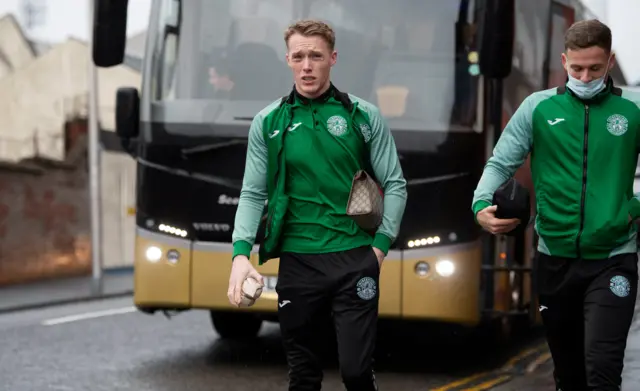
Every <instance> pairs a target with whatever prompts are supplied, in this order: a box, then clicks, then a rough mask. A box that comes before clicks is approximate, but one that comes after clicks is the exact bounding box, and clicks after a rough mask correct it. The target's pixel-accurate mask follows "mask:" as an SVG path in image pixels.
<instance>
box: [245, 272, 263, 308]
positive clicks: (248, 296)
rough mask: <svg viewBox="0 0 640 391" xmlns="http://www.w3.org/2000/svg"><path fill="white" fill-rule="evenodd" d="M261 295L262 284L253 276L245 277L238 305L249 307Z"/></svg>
mask: <svg viewBox="0 0 640 391" xmlns="http://www.w3.org/2000/svg"><path fill="white" fill-rule="evenodd" d="M260 295H262V284H260V283H259V282H258V281H257V280H256V279H255V278H253V277H247V279H246V280H244V282H243V283H242V299H241V300H240V307H251V306H252V305H253V304H254V303H255V302H256V300H258V298H260Z"/></svg>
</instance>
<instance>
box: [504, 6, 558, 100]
mask: <svg viewBox="0 0 640 391" xmlns="http://www.w3.org/2000/svg"><path fill="white" fill-rule="evenodd" d="M550 3H551V2H550V1H549V0H536V1H531V0H516V37H515V38H516V39H515V46H514V54H513V57H514V61H513V65H514V67H515V68H516V71H518V72H519V73H520V76H522V77H523V80H522V81H523V82H525V83H527V84H528V85H529V86H530V88H532V90H536V89H540V88H544V87H545V86H544V84H543V81H544V60H545V55H546V45H547V32H548V27H547V26H548V24H549V23H548V20H549V7H550Z"/></svg>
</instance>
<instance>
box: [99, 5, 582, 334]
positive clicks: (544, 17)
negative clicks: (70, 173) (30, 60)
mask: <svg viewBox="0 0 640 391" xmlns="http://www.w3.org/2000/svg"><path fill="white" fill-rule="evenodd" d="M126 17H127V1H126V0H96V6H95V13H94V33H93V61H94V63H95V64H96V65H97V66H101V67H109V66H114V65H117V64H120V63H122V61H123V56H124V49H125V31H126ZM302 18H320V19H323V20H326V21H328V22H329V23H330V24H331V25H332V27H334V29H335V31H336V36H337V42H336V49H337V51H338V53H339V54H338V62H337V64H336V65H335V66H334V68H333V69H332V73H331V74H332V80H333V82H334V83H335V85H336V86H337V87H338V88H339V89H340V90H342V91H346V92H349V93H352V94H355V95H357V96H359V97H361V98H363V99H365V100H368V101H370V102H372V103H374V104H375V105H377V106H378V107H379V109H380V111H381V113H382V114H383V116H384V117H385V119H386V121H387V122H388V124H389V126H390V129H391V131H392V133H393V136H394V138H395V142H396V145H397V149H398V153H399V156H400V159H401V164H402V168H403V171H404V175H405V177H406V179H407V186H408V187H407V190H408V201H407V206H406V211H405V215H404V219H403V221H402V225H401V228H400V232H399V235H398V238H397V240H396V241H395V243H394V244H393V246H392V249H391V250H390V251H389V254H388V256H387V258H386V260H385V261H384V264H383V267H382V271H381V277H380V286H381V297H380V304H379V309H380V317H381V318H382V319H389V320H398V321H401V322H405V321H423V322H429V323H433V324H442V325H451V326H454V327H461V328H463V329H465V330H466V329H477V328H478V327H483V326H485V325H491V327H492V328H493V327H494V326H495V327H496V330H498V331H499V334H500V335H508V334H509V331H510V330H511V329H512V327H513V326H514V325H516V324H522V325H525V326H527V325H532V324H535V323H537V322H538V321H539V315H538V311H537V305H536V302H535V299H534V298H535V294H534V292H533V291H532V286H533V284H532V283H531V279H532V276H531V273H530V272H531V262H532V253H533V252H532V250H533V248H534V245H535V234H534V232H533V228H532V225H531V224H530V225H529V228H528V229H527V231H526V233H525V234H523V235H521V236H519V237H493V236H491V235H488V234H486V233H483V232H482V230H481V229H479V227H478V226H477V225H476V224H475V222H474V217H473V215H472V212H471V199H472V196H473V191H474V188H475V187H476V184H477V183H478V180H479V178H480V175H481V173H482V169H483V166H484V164H485V162H486V160H487V159H488V157H489V156H490V154H491V152H492V148H493V146H494V145H495V142H496V140H497V138H498V137H499V134H500V131H501V129H502V128H503V126H504V125H505V123H506V121H507V120H508V118H509V116H510V115H511V114H512V113H513V112H514V111H515V109H516V108H517V107H518V105H519V104H520V102H522V100H523V99H524V98H525V97H526V96H527V95H528V94H530V93H531V92H533V91H535V90H539V89H543V88H547V87H549V86H553V85H558V84H562V83H563V82H564V80H565V74H564V71H563V69H562V65H561V63H560V53H561V52H562V50H563V42H564V41H563V34H564V32H565V30H566V29H567V28H568V26H569V25H570V24H571V23H572V22H573V21H574V19H575V12H574V8H573V7H572V5H571V4H570V3H569V1H568V0H566V1H555V0H554V1H551V0H536V1H531V0H484V1H482V0H448V1H442V0H420V1H417V0H398V1H389V0H295V1H294V0H189V1H181V0H154V1H153V3H152V7H151V12H150V19H149V25H148V31H147V38H146V49H145V50H146V51H145V55H144V60H143V62H142V83H141V86H127V87H122V88H120V89H119V90H118V93H117V97H114V98H115V99H116V105H117V109H116V134H117V136H118V137H119V139H120V140H121V145H122V149H123V151H125V152H126V153H128V154H130V155H131V157H132V158H133V159H135V160H136V162H137V163H136V164H137V185H136V194H137V195H136V238H135V261H134V281H135V286H134V301H135V305H136V306H137V307H138V308H139V309H140V310H141V311H144V312H147V313H154V312H156V311H161V312H167V311H177V312H180V311H185V310H191V309H196V310H206V311H209V312H210V314H211V319H212V323H213V326H214V328H215V329H216V331H217V332H218V334H219V335H220V336H222V337H223V338H227V337H229V338H230V337H233V338H242V337H250V336H253V335H255V334H257V333H258V331H259V329H260V327H261V324H262V322H263V321H265V320H266V321H269V320H272V321H277V295H276V293H275V286H276V284H277V273H278V260H277V259H273V260H270V261H268V262H266V263H265V264H263V265H258V262H257V254H256V255H253V256H252V258H251V259H252V261H253V262H255V264H256V267H257V269H258V271H259V272H260V273H261V274H262V275H263V276H265V287H264V291H263V294H262V297H261V298H260V299H259V300H258V301H257V302H256V303H255V305H254V306H252V307H250V308H234V307H232V306H231V305H230V304H229V302H228V299H227V294H226V292H227V287H228V280H229V273H230V268H231V253H232V244H231V234H232V231H233V222H234V216H235V211H236V206H237V204H238V199H239V195H240V189H241V183H242V175H243V171H244V162H245V156H246V149H247V135H248V130H249V126H250V124H251V120H252V118H253V116H254V115H255V114H256V113H257V112H258V111H259V110H260V109H262V108H263V107H265V106H266V105H267V104H269V103H270V102H272V101H274V100H275V99H278V97H282V96H285V95H287V94H288V93H289V92H290V90H291V88H292V83H293V76H292V74H291V73H290V70H289V69H288V68H287V65H286V62H285V50H286V47H285V43H284V39H283V33H284V30H285V29H286V26H287V25H288V24H290V23H291V22H292V21H294V20H298V19H302ZM516 177H517V178H518V179H519V180H520V181H521V182H522V183H524V184H526V185H527V186H529V187H530V186H531V180H530V177H529V174H528V167H527V166H525V167H523V169H521V170H520V171H519V172H518V173H517V175H516ZM534 200H535V198H534ZM532 208H533V206H532ZM256 246H257V245H256ZM256 249H257V247H256Z"/></svg>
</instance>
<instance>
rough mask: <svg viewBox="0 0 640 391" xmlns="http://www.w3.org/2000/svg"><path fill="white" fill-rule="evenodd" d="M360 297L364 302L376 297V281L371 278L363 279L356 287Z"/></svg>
mask: <svg viewBox="0 0 640 391" xmlns="http://www.w3.org/2000/svg"><path fill="white" fill-rule="evenodd" d="M356 290H357V292H358V296H359V297H360V298H361V299H363V300H371V299H373V298H374V297H376V281H375V280H374V279H373V278H371V277H362V278H361V279H360V280H358V284H357V286H356Z"/></svg>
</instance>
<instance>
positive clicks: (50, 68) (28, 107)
mask: <svg viewBox="0 0 640 391" xmlns="http://www.w3.org/2000/svg"><path fill="white" fill-rule="evenodd" d="M5 25H9V24H8V23H5ZM17 31H18V33H19V30H17ZM4 33H6V34H7V35H6V36H3V34H4ZM19 34H21V33H19ZM7 37H9V38H7ZM15 39H16V35H15V31H13V30H9V32H6V31H4V30H2V24H1V23H0V48H2V47H3V46H2V45H3V42H6V41H11V40H15ZM16 50H17V49H16ZM14 55H15V57H16V58H26V57H25V55H24V53H22V54H21V53H20V52H19V51H18V52H16V51H14ZM14 55H12V58H13V57H14ZM21 56H22V57H21ZM89 61H90V56H89V50H88V47H87V45H86V44H85V43H83V42H80V41H77V40H75V39H70V40H68V41H66V42H64V43H62V44H59V45H56V46H54V47H53V48H51V49H50V50H48V51H47V52H46V53H45V54H43V55H42V56H40V57H37V58H35V59H32V60H31V61H30V62H23V63H22V66H21V67H19V69H13V70H12V72H11V73H10V74H6V75H5V77H0V162H14V163H15V162H19V161H21V160H23V159H28V158H31V157H33V156H36V155H37V156H41V157H44V158H49V159H53V160H58V161H62V160H64V159H65V155H66V152H67V151H66V150H65V149H66V148H65V145H68V141H69V140H68V137H65V133H64V128H65V123H66V122H67V121H69V119H70V118H76V117H86V116H87V115H88V99H87V97H88V63H89ZM0 62H1V61H0ZM1 72H2V69H0V76H1ZM139 85H140V74H139V73H138V72H137V71H135V70H134V69H131V68H129V67H127V66H118V67H113V68H108V69H99V70H98V92H99V97H98V99H99V117H100V124H101V128H102V129H104V130H110V131H113V130H114V128H115V126H114V123H115V96H116V90H117V89H118V88H119V87H121V86H136V87H139ZM65 139H67V140H65ZM65 141H66V142H65ZM85 142H86V141H85ZM67 174H69V172H67V171H65V174H63V173H61V172H58V173H56V174H51V175H52V178H49V176H50V175H49V174H46V175H34V174H30V175H27V174H24V173H23V174H20V175H18V174H16V173H10V174H9V173H2V172H0V184H4V185H3V186H5V187H7V188H11V189H13V190H12V191H16V192H18V193H15V194H14V193H11V194H14V195H12V196H11V197H12V198H9V199H8V201H7V203H6V208H9V209H10V210H11V211H12V212H11V214H10V216H9V217H8V218H9V219H11V221H12V224H10V225H13V224H14V223H15V224H18V225H17V226H16V228H14V229H13V231H12V233H11V235H9V236H6V237H4V238H0V276H5V283H6V282H7V281H6V280H7V279H9V277H8V276H11V277H10V279H11V280H12V281H18V280H22V279H27V280H29V279H34V278H37V276H38V273H40V274H41V276H43V277H46V276H52V275H56V274H57V275H67V274H69V273H71V274H73V273H81V272H88V270H89V269H87V268H88V267H90V266H91V262H90V257H89V258H79V257H78V255H72V254H71V253H70V252H69V248H70V247H67V251H66V252H65V253H64V256H62V255H59V253H60V251H61V250H59V249H58V247H60V243H62V242H64V243H67V244H68V243H71V242H73V241H71V239H70V238H72V239H73V240H74V241H76V242H78V243H80V242H82V246H89V247H88V248H90V243H91V242H90V228H89V227H90V226H89V222H88V220H87V219H88V216H89V199H88V198H87V189H88V183H87V182H86V178H84V179H80V178H70V179H64V180H62V179H61V180H60V181H56V180H55V179H54V178H60V177H61V176H65V175H67ZM74 175H75V174H74ZM65 178H66V177H65ZM72 179H73V183H75V184H79V183H80V182H78V181H84V182H82V184H81V185H78V186H79V188H78V187H74V186H75V185H74V186H72V187H68V186H67V185H66V183H67V184H68V183H71V182H70V181H72ZM102 180H103V182H102V189H103V191H102V197H101V202H102V211H103V215H102V217H103V227H102V228H103V229H102V232H103V238H102V243H103V259H104V263H105V267H108V268H111V267H123V266H125V267H126V266H132V265H133V243H134V223H135V221H134V217H133V216H131V215H129V214H128V213H127V211H128V210H129V209H131V208H132V207H133V206H134V202H135V198H134V194H135V193H134V189H135V162H134V161H133V160H132V159H131V158H130V157H129V156H128V155H123V154H116V153H109V152H103V154H102ZM23 183H28V186H27V187H28V188H30V189H34V190H33V192H35V193H36V196H34V197H36V199H37V197H41V198H42V197H43V195H42V194H48V196H53V197H54V199H56V200H58V199H60V200H61V199H65V200H66V201H65V205H69V206H70V207H72V209H70V210H72V212H69V213H71V215H73V216H74V217H73V219H72V218H71V217H68V218H67V217H65V218H63V220H64V221H65V222H66V223H65V224H70V226H71V227H72V228H71V229H70V230H71V231H70V232H71V233H70V234H64V233H61V234H60V235H63V236H64V235H67V236H65V238H66V239H64V240H63V239H60V238H57V239H54V238H53V237H48V236H44V237H42V239H43V242H42V243H38V244H37V246H35V245H34V246H31V244H32V243H34V242H37V240H38V235H35V233H36V232H40V233H39V235H47V234H46V233H43V232H41V231H39V230H38V228H37V226H38V224H40V223H39V222H38V221H36V220H34V219H33V218H32V219H30V220H25V221H22V220H21V218H22V215H21V214H20V213H21V212H19V211H20V210H22V209H23V207H22V205H23V204H24V203H25V202H27V201H25V197H26V196H27V193H24V191H23V190H20V189H23V188H25V186H26V185H23ZM58 186H59V187H58ZM16 189H17V190H16ZM20 191H23V193H20ZM29 194H31V193H29ZM2 205H3V204H0V212H1V210H2V208H3V206H2ZM71 215H69V216H71ZM38 218H40V217H38ZM42 218H44V217H42ZM74 224H75V225H74ZM29 227H31V228H29ZM32 232H33V233H34V234H33V235H31V233H32ZM23 238H24V240H23ZM80 238H82V239H80ZM56 246H58V247H56ZM21 249H24V251H29V252H31V253H30V254H31V255H29V256H28V257H27V258H25V260H24V262H19V261H17V259H19V253H20V251H21ZM82 251H84V250H82ZM87 262H88V263H87ZM64 265H66V266H64ZM0 278H2V277H0ZM1 283H3V280H1V279H0V284H1Z"/></svg>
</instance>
